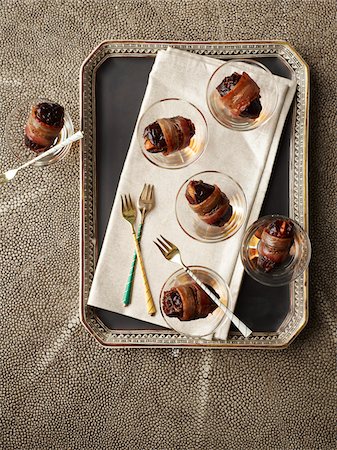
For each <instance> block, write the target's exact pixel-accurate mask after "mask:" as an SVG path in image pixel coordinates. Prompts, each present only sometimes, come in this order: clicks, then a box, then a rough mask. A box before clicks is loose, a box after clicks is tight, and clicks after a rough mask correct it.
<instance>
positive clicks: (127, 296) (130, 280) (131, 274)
mask: <svg viewBox="0 0 337 450" xmlns="http://www.w3.org/2000/svg"><path fill="white" fill-rule="evenodd" d="M142 230H143V224H142V223H140V224H139V225H138V232H137V241H138V242H140V240H141V237H142ZM136 262H137V252H136V250H135V252H134V254H133V259H132V264H131V268H130V272H129V278H128V281H127V283H126V286H125V291H124V295H123V304H124V306H128V305H129V304H130V300H131V292H132V285H133V280H134V275H135V268H136Z"/></svg>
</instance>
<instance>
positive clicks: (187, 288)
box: [162, 282, 217, 321]
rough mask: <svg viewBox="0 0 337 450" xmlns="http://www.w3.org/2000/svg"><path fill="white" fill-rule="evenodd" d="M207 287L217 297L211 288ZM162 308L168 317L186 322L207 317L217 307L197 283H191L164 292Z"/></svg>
mask: <svg viewBox="0 0 337 450" xmlns="http://www.w3.org/2000/svg"><path fill="white" fill-rule="evenodd" d="M206 286H207V287H208V289H210V290H211V291H212V292H213V294H214V295H217V294H216V292H215V291H214V289H213V288H212V287H211V286H209V285H206ZM162 307H163V311H164V313H165V314H166V315H167V316H169V317H177V318H178V319H179V320H181V321H186V320H195V319H202V318H204V317H207V316H208V314H211V313H212V312H213V311H214V310H215V309H216V308H217V305H216V304H215V303H214V302H213V301H212V300H211V299H210V297H209V296H208V295H207V294H206V292H204V291H203V290H202V289H201V287H200V286H199V285H198V284H197V283H194V282H191V283H189V284H183V285H181V286H177V287H174V288H172V289H170V290H169V291H166V292H164V296H163V300H162Z"/></svg>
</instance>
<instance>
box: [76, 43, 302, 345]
mask: <svg viewBox="0 0 337 450" xmlns="http://www.w3.org/2000/svg"><path fill="white" fill-rule="evenodd" d="M168 46H171V47H176V48H180V49H182V50H187V51H191V52H194V53H197V54H200V55H207V56H212V57H216V58H219V59H230V58H235V57H241V58H242V57H245V58H247V57H248V58H254V59H261V58H268V59H265V61H266V63H267V62H272V61H273V62H276V63H277V64H276V65H277V66H280V67H283V69H284V71H286V72H287V74H288V77H290V78H292V79H295V80H296V82H297V91H296V98H295V101H294V102H293V106H292V111H291V112H290V115H291V119H290V120H288V125H287V126H288V128H289V130H290V131H289V134H290V138H289V141H288V142H289V143H288V144H287V145H288V147H289V149H288V150H289V163H288V162H287V164H288V167H289V186H286V188H287V190H288V189H289V198H288V195H287V201H288V205H287V208H288V214H289V216H290V217H292V218H294V219H295V220H297V221H298V222H299V223H300V224H301V225H302V226H303V228H304V229H306V230H307V229H308V206H307V205H308V189H307V183H308V172H307V152H308V113H309V110H308V109H309V68H308V66H307V64H306V63H305V61H304V60H303V59H302V58H301V56H300V55H299V54H298V53H297V52H296V50H295V49H294V48H292V47H291V46H290V45H289V44H287V43H286V42H279V41H258V42H254V41H248V42H166V41H165V42H163V41H156V42H154V41H151V42H148V41H105V42H103V43H102V44H100V45H99V46H98V47H97V48H96V49H95V50H94V51H93V52H92V53H91V54H90V55H89V56H88V58H87V59H86V60H85V61H84V63H83V65H82V67H81V75H80V105H81V129H82V130H83V131H84V139H83V140H82V141H81V171H82V177H81V280H80V316H81V321H82V323H83V325H84V326H85V327H86V329H87V330H88V331H89V332H90V333H91V334H92V335H93V336H94V337H95V338H96V339H97V341H98V342H99V343H100V344H102V345H104V346H113V347H172V348H181V347H188V348H270V349H272V348H284V347H286V346H288V345H289V344H290V343H291V342H292V340H293V339H294V338H295V337H296V336H297V335H298V334H299V333H300V331H301V330H302V329H303V328H304V326H305V325H306V323H307V320H308V274H307V272H305V273H304V274H303V276H301V277H300V278H298V279H297V280H296V281H295V282H294V283H292V284H291V285H290V286H289V288H287V297H289V298H288V300H287V301H288V305H289V307H288V310H287V313H286V314H285V315H284V317H283V319H282V322H281V323H280V324H278V326H277V329H275V330H272V331H270V330H269V331H267V332H266V331H263V330H261V331H258V332H254V333H253V335H252V336H250V337H249V338H244V337H243V336H241V335H240V334H239V333H237V332H235V331H234V330H233V331H232V330H231V331H230V333H229V335H228V339H227V340H226V341H204V340H202V339H193V338H189V337H185V336H181V335H178V334H177V333H176V332H174V331H171V330H167V329H158V327H154V326H152V325H150V324H147V326H148V327H151V329H146V327H147V326H145V327H144V323H143V325H142V326H139V327H138V325H137V326H134V327H133V328H134V329H132V325H131V328H130V324H128V323H127V322H125V320H127V319H125V318H124V317H123V316H120V319H118V317H117V326H116V325H109V317H108V316H105V315H104V312H103V313H102V311H100V310H97V309H96V308H93V307H90V306H88V305H87V301H88V296H89V291H90V287H91V283H92V280H93V276H94V272H95V266H96V262H97V259H98V255H99V241H100V242H101V241H102V238H103V234H104V229H102V224H100V222H99V220H101V216H102V211H100V214H98V211H97V204H98V203H99V202H98V200H99V198H98V196H97V186H98V185H99V183H100V177H96V162H97V154H96V141H97V136H96V101H98V100H97V98H96V75H97V71H98V69H99V68H100V67H101V66H102V65H103V64H104V63H105V62H106V61H107V60H108V59H110V58H152V59H153V58H154V57H155V55H156V53H157V51H158V50H160V49H165V48H167V47H168ZM114 61H116V62H117V61H121V60H114ZM124 61H125V60H124ZM138 61H139V63H137V64H139V67H141V60H138ZM266 65H267V64H266ZM117 70H118V69H117ZM126 76H127V74H126ZM144 89H145V86H144ZM137 113H138V111H135V112H134V114H135V117H136V116H137ZM130 138H131V135H130ZM126 150H127V147H126V149H125V151H126ZM100 158H101V156H100ZM100 164H101V163H100ZM287 170H288V169H287ZM101 183H102V182H101ZM100 189H104V184H103V185H102V186H100ZM100 192H102V190H101V191H100ZM112 201H113V200H112ZM101 209H102V208H101ZM109 212H110V211H109V210H108V209H107V210H106V211H105V212H104V214H105V219H104V220H105V221H106V220H107V217H108V214H109ZM274 212H275V213H276V212H281V211H274ZM267 300H268V299H267ZM239 306H240V302H238V305H237V308H238V307H239ZM110 314H113V313H110ZM115 319H116V318H114V321H113V323H114V324H116V320H115ZM119 320H120V322H118V321H119ZM119 323H120V324H121V325H119ZM133 323H136V321H135V322H133ZM125 324H127V326H125ZM247 324H248V325H249V323H247ZM117 328H118V329H117ZM155 328H156V329H155Z"/></svg>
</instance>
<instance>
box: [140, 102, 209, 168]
mask: <svg viewBox="0 0 337 450" xmlns="http://www.w3.org/2000/svg"><path fill="white" fill-rule="evenodd" d="M177 116H182V117H184V118H185V119H189V120H191V121H192V123H193V125H194V127H195V134H194V135H193V136H192V138H191V140H190V142H189V144H188V145H187V147H185V148H183V149H181V150H176V151H173V152H171V153H169V154H168V155H164V154H163V152H157V153H152V152H150V151H149V150H147V149H146V148H145V139H144V130H145V129H146V127H148V126H149V125H151V124H153V123H154V122H156V121H157V120H158V119H164V118H165V119H170V118H173V117H177ZM137 140H138V143H139V146H140V148H141V151H142V153H143V155H144V156H145V158H146V159H147V160H149V161H150V162H151V163H153V164H155V165H156V166H159V167H162V168H164V169H180V168H182V167H186V166H188V165H190V164H192V163H193V162H195V161H196V160H197V159H198V158H200V156H201V155H202V153H203V152H204V150H205V148H206V146H207V142H208V126H207V122H206V119H205V117H204V115H203V113H202V112H201V111H200V110H199V109H198V108H197V107H196V106H194V105H192V103H189V102H187V101H186V100H182V99H179V98H167V99H163V100H160V101H158V102H156V103H154V104H153V105H151V106H150V107H149V108H148V109H147V110H146V111H145V112H144V114H143V115H142V116H141V118H140V120H139V122H138V126H137Z"/></svg>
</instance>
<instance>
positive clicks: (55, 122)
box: [36, 102, 64, 127]
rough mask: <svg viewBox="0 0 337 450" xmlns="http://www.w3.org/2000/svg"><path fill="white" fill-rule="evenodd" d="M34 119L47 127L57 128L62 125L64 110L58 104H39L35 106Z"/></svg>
mask: <svg viewBox="0 0 337 450" xmlns="http://www.w3.org/2000/svg"><path fill="white" fill-rule="evenodd" d="M36 117H37V118H38V119H39V120H41V122H44V123H46V124H47V125H51V126H54V127H59V126H61V125H62V123H63V118H64V108H63V107H62V106H61V105H59V104H58V103H47V102H43V103H39V104H38V105H37V106H36Z"/></svg>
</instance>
